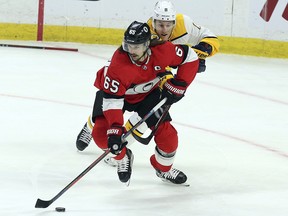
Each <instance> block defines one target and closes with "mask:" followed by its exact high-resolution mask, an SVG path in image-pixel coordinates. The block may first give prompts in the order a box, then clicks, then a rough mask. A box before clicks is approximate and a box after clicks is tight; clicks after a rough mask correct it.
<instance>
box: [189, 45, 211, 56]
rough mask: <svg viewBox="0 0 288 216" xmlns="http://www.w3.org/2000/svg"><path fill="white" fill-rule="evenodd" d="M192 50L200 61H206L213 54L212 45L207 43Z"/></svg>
mask: <svg viewBox="0 0 288 216" xmlns="http://www.w3.org/2000/svg"><path fill="white" fill-rule="evenodd" d="M192 48H193V50H194V51H195V52H196V53H197V55H198V58H199V59H206V58H207V57H208V56H209V55H210V54H211V53H212V47H211V45H210V44H208V43H205V42H200V43H199V44H197V45H195V46H192Z"/></svg>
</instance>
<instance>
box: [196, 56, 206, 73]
mask: <svg viewBox="0 0 288 216" xmlns="http://www.w3.org/2000/svg"><path fill="white" fill-rule="evenodd" d="M205 70H206V65H205V60H204V59H199V67H198V71H197V73H202V72H204V71H205Z"/></svg>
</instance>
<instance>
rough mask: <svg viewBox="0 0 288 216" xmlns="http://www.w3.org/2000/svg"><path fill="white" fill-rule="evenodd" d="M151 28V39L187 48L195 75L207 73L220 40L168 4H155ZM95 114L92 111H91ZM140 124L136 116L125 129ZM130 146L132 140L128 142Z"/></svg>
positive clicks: (86, 133) (83, 136)
mask: <svg viewBox="0 0 288 216" xmlns="http://www.w3.org/2000/svg"><path fill="white" fill-rule="evenodd" d="M147 24H148V25H149V27H150V30H151V34H152V38H157V39H159V40H162V41H171V42H172V43H173V44H187V45H189V46H191V47H192V48H193V49H194V51H195V52H196V53H197V55H198V58H199V68H198V72H203V71H205V70H206V64H205V61H206V58H208V57H211V56H213V55H215V54H216V53H217V52H218V51H219V40H218V38H217V36H216V35H215V34H214V33H213V32H212V31H210V30H209V29H208V28H205V27H203V26H199V25H196V24H195V23H194V21H193V20H192V19H191V18H190V17H188V16H186V15H184V14H180V13H176V10H175V7H174V5H173V3H172V2H170V1H163V0H160V1H158V2H157V3H156V4H155V6H154V14H153V16H152V17H151V18H150V19H149V20H148V21H147ZM93 112H94V111H93ZM92 116H93V113H92V115H90V116H89V117H88V120H87V122H86V123H85V124H84V127H83V129H82V130H81V131H80V133H79V135H78V136H77V140H76V147H77V149H78V150H79V151H83V150H84V149H85V148H86V147H87V146H88V145H89V143H90V141H91V139H92V136H91V132H92V129H93V125H94V122H93V119H92ZM138 120H139V116H138V115H137V113H135V114H134V115H133V116H131V117H130V118H129V120H128V121H127V124H126V125H125V126H126V129H129V128H131V127H132V126H133V124H135V123H136V122H137V121H138ZM147 129H148V128H147V125H145V124H143V125H142V126H141V127H140V128H139V129H138V130H137V131H138V133H137V134H136V135H137V136H138V137H140V136H141V135H142V134H143V133H144V132H145V131H146V130H147ZM130 140H131V141H130V142H129V143H130V144H132V143H133V142H134V141H135V140H132V139H130ZM104 162H106V163H107V164H109V165H111V166H116V163H114V160H113V158H110V157H106V158H105V159H104Z"/></svg>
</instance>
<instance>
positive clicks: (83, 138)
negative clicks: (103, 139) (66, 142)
mask: <svg viewBox="0 0 288 216" xmlns="http://www.w3.org/2000/svg"><path fill="white" fill-rule="evenodd" d="M91 139H92V134H91V130H90V129H89V128H88V126H87V123H86V124H85V125H84V127H83V128H82V130H81V131H80V133H79V134H78V136H77V140H76V147H77V149H78V150H79V151H83V150H84V149H85V148H87V146H88V145H89V143H90V141H91Z"/></svg>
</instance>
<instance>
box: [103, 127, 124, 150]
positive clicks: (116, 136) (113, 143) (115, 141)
mask: <svg viewBox="0 0 288 216" xmlns="http://www.w3.org/2000/svg"><path fill="white" fill-rule="evenodd" d="M125 133H126V129H125V127H123V126H120V125H112V127H111V128H110V129H108V130H107V136H108V148H110V152H111V153H112V154H116V155H117V154H119V153H120V152H121V150H122V149H123V148H124V147H125V146H126V145H127V141H126V142H122V136H123V135H124V134H125Z"/></svg>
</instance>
